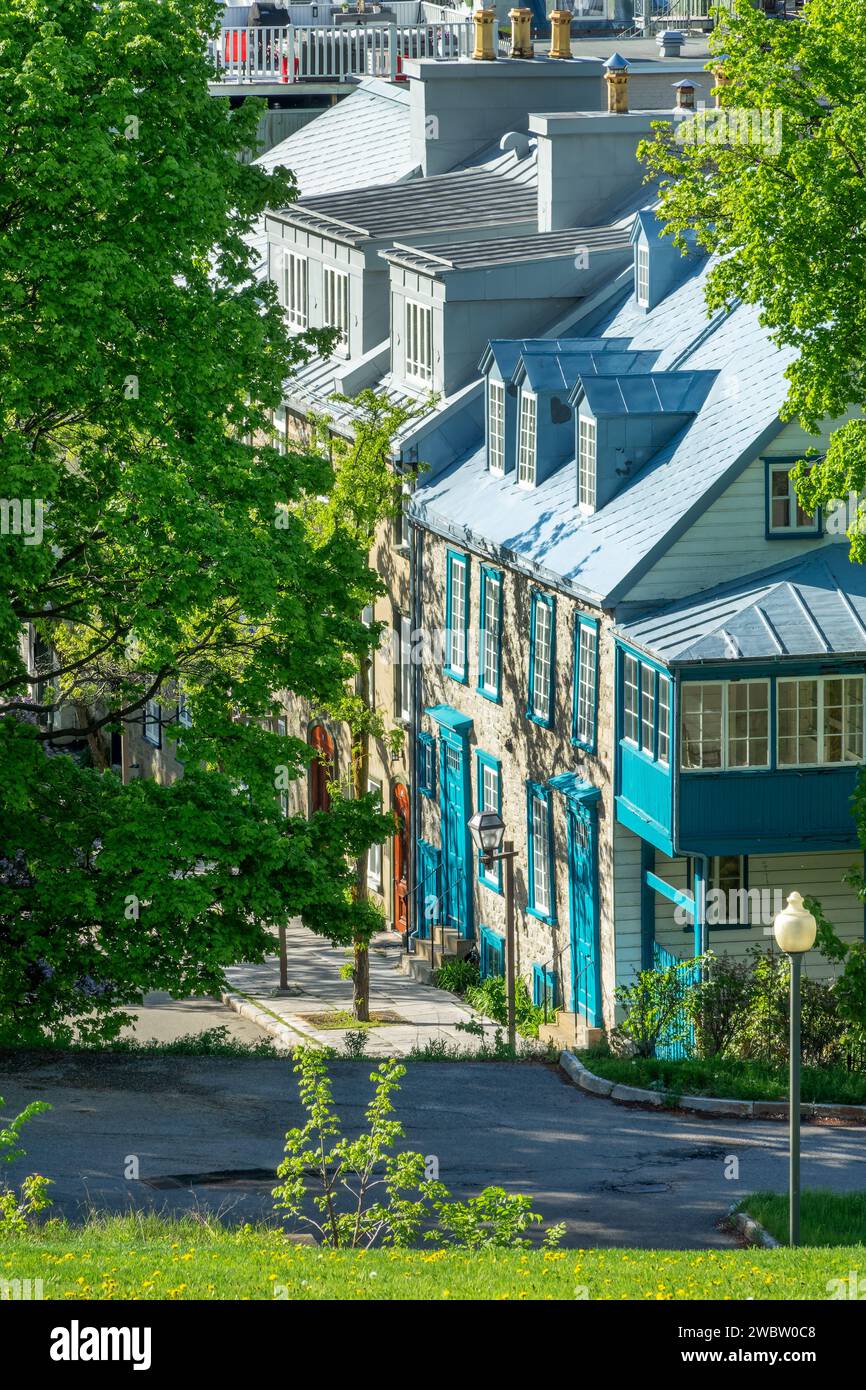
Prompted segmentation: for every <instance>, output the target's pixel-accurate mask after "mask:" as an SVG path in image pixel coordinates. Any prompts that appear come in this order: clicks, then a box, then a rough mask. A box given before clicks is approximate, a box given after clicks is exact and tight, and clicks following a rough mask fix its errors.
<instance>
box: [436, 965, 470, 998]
mask: <svg viewBox="0 0 866 1390" xmlns="http://www.w3.org/2000/svg"><path fill="white" fill-rule="evenodd" d="M480 979H481V976H480V974H479V970H478V966H477V965H476V964H475V962H474V961H472V960H469V959H468V958H467V957H465V956H464V957H459V958H457V959H454V960H446V961H443V962H442V964H441V965H440V967H439V969H438V970H437V971H435V973H434V975H433V983H434V984H435V986H436V988H437V989H447V990H449V991H450V993H451V994H465V993H466V991H467V990H468V989H470V988H471V986H473V985H477V984H478V983H479V981H480Z"/></svg>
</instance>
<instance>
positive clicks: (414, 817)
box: [406, 520, 423, 953]
mask: <svg viewBox="0 0 866 1390" xmlns="http://www.w3.org/2000/svg"><path fill="white" fill-rule="evenodd" d="M409 626H410V629H411V631H410V638H411V642H412V653H413V654H414V653H415V652H416V651H418V650H419V644H418V640H417V634H418V633H419V632H420V628H421V532H420V530H419V528H418V526H417V525H416V523H415V522H414V521H412V520H409ZM421 650H423V646H422V647H421ZM410 670H411V688H412V703H411V709H410V711H409V750H408V757H407V762H408V767H409V885H408V896H409V921H408V923H407V931H406V951H407V953H408V952H409V951H410V950H411V939H412V938H414V935H415V933H416V932H417V930H418V901H417V896H418V895H417V892H416V888H417V884H418V831H419V816H420V813H421V799H420V794H419V791H418V764H417V749H418V731H419V729H420V727H421V662H420V661H417V662H416V661H414V660H413V662H412V665H411V667H410Z"/></svg>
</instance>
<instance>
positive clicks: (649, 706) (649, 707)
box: [640, 662, 656, 756]
mask: <svg viewBox="0 0 866 1390" xmlns="http://www.w3.org/2000/svg"><path fill="white" fill-rule="evenodd" d="M655 725H656V673H655V669H654V667H652V666H647V665H646V664H645V663H643V662H641V668H640V746H641V748H642V749H643V751H644V752H645V753H649V754H650V755H651V756H654V754H655V749H654V746H653V745H654V743H655Z"/></svg>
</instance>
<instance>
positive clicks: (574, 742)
mask: <svg viewBox="0 0 866 1390" xmlns="http://www.w3.org/2000/svg"><path fill="white" fill-rule="evenodd" d="M571 746H572V748H580V749H581V751H582V752H584V753H591V754H592V755H593V757H594V756H595V751H596V740H595V739H593V741H592V743H584V741H583V739H582V738H576V737H575V735H574V734H572V736H571Z"/></svg>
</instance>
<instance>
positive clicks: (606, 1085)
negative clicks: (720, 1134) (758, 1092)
mask: <svg viewBox="0 0 866 1390" xmlns="http://www.w3.org/2000/svg"><path fill="white" fill-rule="evenodd" d="M559 1065H560V1066H561V1067H562V1070H563V1071H564V1072H565V1074H566V1076H567V1077H568V1079H569V1081H572V1082H573V1083H574V1085H575V1086H579V1087H580V1088H581V1090H582V1091H589V1092H591V1093H592V1095H594V1096H606V1097H607V1098H608V1099H609V1100H615V1101H618V1102H620V1103H621V1104H625V1105H656V1106H663V1105H665V1104H666V1102H667V1099H668V1097H669V1096H673V1093H672V1092H666V1091H648V1090H645V1089H644V1088H643V1087H640V1086H623V1085H621V1084H619V1083H614V1082H613V1081H609V1080H608V1079H607V1078H606V1077H604V1076H596V1075H595V1073H594V1072H591V1071H589V1070H588V1069H587V1068H586V1067H585V1066H584V1065H583V1063H582V1062H581V1061H580V1060H579V1059H578V1058H577V1057H575V1055H574V1053H573V1052H569V1051H568V1050H566V1051H563V1052H560V1054H559ZM673 1099H674V1100H675V1104H672V1105H671V1109H674V1110H695V1111H697V1112H698V1113H699V1114H702V1115H726V1116H728V1117H731V1116H733V1117H734V1118H736V1119H740V1120H784V1121H785V1123H787V1120H788V1102H787V1101H786V1100H733V1099H731V1098H729V1097H723V1096H673ZM800 1115H801V1118H802V1119H804V1120H817V1119H827V1120H849V1121H850V1120H854V1121H859V1122H860V1123H861V1124H862V1123H866V1105H801V1106H800Z"/></svg>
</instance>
